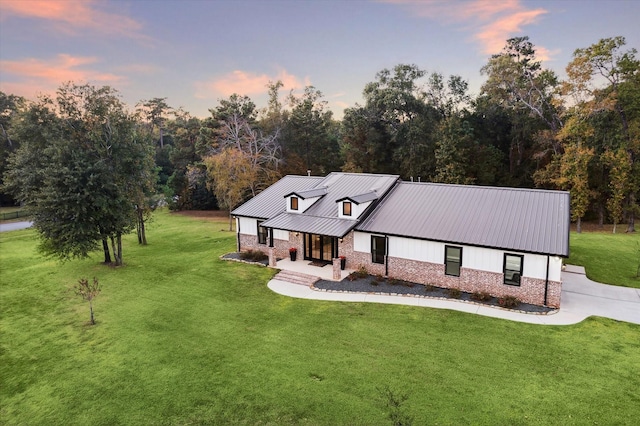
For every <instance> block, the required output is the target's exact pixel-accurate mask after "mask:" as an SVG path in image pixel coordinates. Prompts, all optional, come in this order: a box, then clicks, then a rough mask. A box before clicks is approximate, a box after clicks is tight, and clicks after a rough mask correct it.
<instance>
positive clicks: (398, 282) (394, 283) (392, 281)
mask: <svg viewBox="0 0 640 426" xmlns="http://www.w3.org/2000/svg"><path fill="white" fill-rule="evenodd" d="M398 284H400V281H399V280H397V279H396V278H389V285H398Z"/></svg>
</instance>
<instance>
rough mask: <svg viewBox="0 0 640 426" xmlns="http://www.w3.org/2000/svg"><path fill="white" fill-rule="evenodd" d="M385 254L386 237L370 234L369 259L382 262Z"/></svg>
mask: <svg viewBox="0 0 640 426" xmlns="http://www.w3.org/2000/svg"><path fill="white" fill-rule="evenodd" d="M386 256H387V238H386V237H378V236H376V235H372V236H371V261H372V262H373V263H382V264H384V258H385V257H386Z"/></svg>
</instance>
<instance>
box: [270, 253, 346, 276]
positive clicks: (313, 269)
mask: <svg viewBox="0 0 640 426" xmlns="http://www.w3.org/2000/svg"><path fill="white" fill-rule="evenodd" d="M316 264H317V263H316V262H312V261H311V260H305V259H301V258H298V259H297V260H296V261H295V262H292V261H291V260H290V259H289V258H285V259H280V260H277V261H276V265H275V266H272V267H274V268H277V269H280V270H283V271H292V272H296V273H299V274H305V275H310V276H314V277H319V278H320V279H323V280H328V281H342V280H343V279H344V278H346V277H347V276H348V275H349V274H350V273H351V272H353V270H352V269H345V270H344V271H342V270H341V271H340V279H339V280H336V279H334V277H333V265H332V264H331V263H329V264H326V265H325V266H316Z"/></svg>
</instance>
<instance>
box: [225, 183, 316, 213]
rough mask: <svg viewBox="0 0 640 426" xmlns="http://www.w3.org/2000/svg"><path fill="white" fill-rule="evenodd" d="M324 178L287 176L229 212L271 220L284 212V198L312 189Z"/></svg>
mask: <svg viewBox="0 0 640 426" xmlns="http://www.w3.org/2000/svg"><path fill="white" fill-rule="evenodd" d="M324 179H326V178H323V177H317V176H292V175H288V176H285V177H283V178H282V179H280V180H279V181H277V182H276V183H274V184H273V185H271V186H270V187H268V188H267V189H265V190H264V191H262V192H261V193H259V194H258V195H256V196H255V197H253V198H252V199H250V200H249V201H247V202H246V203H244V204H242V205H241V206H239V207H238V208H236V209H235V210H233V211H232V212H231V214H232V215H234V216H245V217H255V218H259V219H269V218H272V217H274V216H276V215H278V214H280V213H282V212H284V211H285V210H286V207H287V206H286V202H285V200H284V196H285V195H286V194H291V193H292V192H296V191H304V190H307V189H311V188H314V187H316V186H317V185H318V183H320V182H321V181H323V180H324Z"/></svg>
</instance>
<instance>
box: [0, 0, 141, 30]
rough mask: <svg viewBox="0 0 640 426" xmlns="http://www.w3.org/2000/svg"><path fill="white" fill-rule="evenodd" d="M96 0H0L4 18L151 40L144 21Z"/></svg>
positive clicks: (0, 8) (61, 28)
mask: <svg viewBox="0 0 640 426" xmlns="http://www.w3.org/2000/svg"><path fill="white" fill-rule="evenodd" d="M104 4H105V3H100V2H97V1H95V0H64V1H55V0H30V1H24V0H3V1H2V2H0V11H2V15H0V16H2V21H5V20H7V19H10V17H20V18H34V19H41V20H44V21H48V22H50V23H52V24H54V28H55V30H56V31H58V32H63V33H66V34H72V35H75V34H77V31H78V30H92V31H96V32H98V33H101V34H110V35H120V36H126V37H132V38H138V39H142V40H149V38H148V37H147V36H144V35H142V34H141V32H140V31H141V30H142V24H141V23H139V22H138V21H136V20H134V19H132V18H130V17H128V16H125V15H122V14H116V13H111V12H107V11H104V10H101V9H99V7H98V5H100V6H102V5H104Z"/></svg>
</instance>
